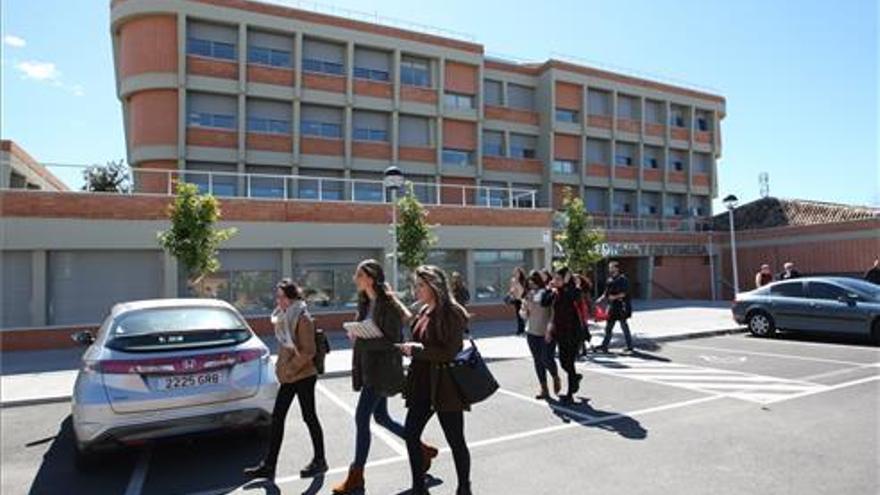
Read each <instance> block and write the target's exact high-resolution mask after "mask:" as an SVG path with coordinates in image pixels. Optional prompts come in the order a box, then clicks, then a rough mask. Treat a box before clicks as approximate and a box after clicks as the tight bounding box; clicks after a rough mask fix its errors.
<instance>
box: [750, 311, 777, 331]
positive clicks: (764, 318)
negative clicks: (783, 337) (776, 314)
mask: <svg viewBox="0 0 880 495" xmlns="http://www.w3.org/2000/svg"><path fill="white" fill-rule="evenodd" d="M747 323H748V325H749V332H751V333H752V335H754V336H755V337H771V336H772V335H773V334H774V333H775V332H776V324H775V323H773V318H772V317H771V316H770V315H769V314H767V313H765V312H764V311H753V312H752V313H750V314H749V316H748V319H747Z"/></svg>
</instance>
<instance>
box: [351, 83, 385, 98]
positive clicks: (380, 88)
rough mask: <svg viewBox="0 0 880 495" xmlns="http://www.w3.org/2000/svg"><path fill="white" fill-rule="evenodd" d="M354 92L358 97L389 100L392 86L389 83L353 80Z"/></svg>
mask: <svg viewBox="0 0 880 495" xmlns="http://www.w3.org/2000/svg"><path fill="white" fill-rule="evenodd" d="M354 92H355V94H358V95H364V96H372V97H375V98H389V99H390V98H391V97H392V96H393V92H392V86H391V84H389V83H384V82H379V81H365V80H363V79H355V80H354Z"/></svg>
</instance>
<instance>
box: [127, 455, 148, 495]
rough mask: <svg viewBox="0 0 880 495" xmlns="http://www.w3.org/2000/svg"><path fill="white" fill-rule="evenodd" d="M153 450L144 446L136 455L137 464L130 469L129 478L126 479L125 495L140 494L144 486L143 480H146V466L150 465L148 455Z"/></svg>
mask: <svg viewBox="0 0 880 495" xmlns="http://www.w3.org/2000/svg"><path fill="white" fill-rule="evenodd" d="M152 452H153V450H152V449H151V448H150V447H145V448H144V450H143V452H141V455H140V456H138V460H137V464H135V465H134V469H133V470H132V471H131V478H130V479H129V480H128V486H126V487H125V495H140V493H141V490H143V488H144V482H145V481H147V468H149V467H150V456H151V455H152Z"/></svg>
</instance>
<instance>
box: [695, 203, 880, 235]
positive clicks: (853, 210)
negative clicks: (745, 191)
mask: <svg viewBox="0 0 880 495" xmlns="http://www.w3.org/2000/svg"><path fill="white" fill-rule="evenodd" d="M866 218H880V208H872V207H868V206H851V205H844V204H840V203H826V202H823V201H809V200H803V199H780V198H771V197H767V198H761V199H759V200H757V201H752V202H751V203H746V204H744V205H742V206H738V207H737V208H736V210H735V211H734V213H733V220H734V223H735V226H736V230H751V229H769V228H772V227H785V226H788V225H816V224H823V223H836V222H848V221H852V220H861V219H866ZM712 221H713V228H714V230H727V229H728V228H729V225H728V219H727V212H724V213H719V214H717V215H715V216H714V217H712Z"/></svg>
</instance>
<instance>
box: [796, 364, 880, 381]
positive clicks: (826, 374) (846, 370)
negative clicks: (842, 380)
mask: <svg viewBox="0 0 880 495" xmlns="http://www.w3.org/2000/svg"><path fill="white" fill-rule="evenodd" d="M867 368H880V363H873V364H863V365H861V366H853V367H850V368H843V369H839V370H833V371H826V372H824V373H817V374H815V375H808V376H805V377H802V378H799V380H810V381H812V380H816V379H818V378H828V377H831V376H837V375H845V374H847V373H852V372H853V371H858V370H863V369H867Z"/></svg>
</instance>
